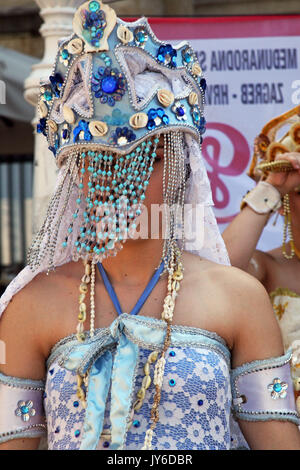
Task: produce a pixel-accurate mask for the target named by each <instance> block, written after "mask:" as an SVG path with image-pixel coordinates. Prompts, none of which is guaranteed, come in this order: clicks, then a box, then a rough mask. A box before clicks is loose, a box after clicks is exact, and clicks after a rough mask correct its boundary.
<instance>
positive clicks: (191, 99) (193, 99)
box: [189, 91, 198, 106]
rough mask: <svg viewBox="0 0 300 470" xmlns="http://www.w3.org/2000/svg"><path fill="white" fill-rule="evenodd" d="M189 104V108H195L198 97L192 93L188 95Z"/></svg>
mask: <svg viewBox="0 0 300 470" xmlns="http://www.w3.org/2000/svg"><path fill="white" fill-rule="evenodd" d="M189 103H190V105H191V106H195V104H198V95H197V93H195V92H194V91H192V92H191V93H190V94H189Z"/></svg>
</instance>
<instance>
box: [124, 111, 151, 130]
mask: <svg viewBox="0 0 300 470" xmlns="http://www.w3.org/2000/svg"><path fill="white" fill-rule="evenodd" d="M147 122H148V116H147V114H146V113H136V114H133V116H131V118H130V119H129V124H130V125H131V127H133V129H141V128H143V127H146V126H147Z"/></svg>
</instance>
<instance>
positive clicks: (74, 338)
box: [0, 1, 300, 450]
mask: <svg viewBox="0 0 300 470" xmlns="http://www.w3.org/2000/svg"><path fill="white" fill-rule="evenodd" d="M73 27H74V34H72V35H71V36H70V37H68V38H66V39H64V40H62V41H61V42H60V44H59V50H58V54H57V58H56V62H55V66H54V69H53V72H52V74H51V76H50V77H49V82H46V83H43V84H42V86H41V95H40V101H39V112H40V117H41V119H40V123H39V125H38V131H39V132H42V133H43V134H44V135H45V136H46V137H47V139H48V142H49V147H50V149H51V150H52V151H53V153H54V156H55V158H56V161H57V165H58V166H59V167H60V173H59V176H58V182H57V186H56V188H55V191H54V194H53V197H52V199H51V201H50V204H49V207H48V210H47V214H46V219H45V222H44V224H43V226H42V228H41V230H40V231H39V233H38V234H37V237H36V239H35V241H34V243H33V245H32V247H31V249H30V253H29V264H28V266H27V267H26V268H25V269H24V270H23V271H22V272H21V273H20V274H19V275H18V276H17V277H16V278H15V279H14V281H13V282H12V283H11V284H10V286H9V287H8V288H7V290H6V292H5V293H4V295H3V297H2V298H1V310H0V313H3V316H2V318H1V321H0V328H1V331H0V337H1V340H2V341H4V342H5V345H6V363H5V364H2V365H1V373H0V397H1V399H0V415H1V419H0V442H1V443H2V444H0V446H1V448H2V449H35V448H37V447H38V445H39V439H40V437H41V436H44V435H46V434H47V439H48V448H49V449H99V450H105V449H110V450H122V449H126V450H129V449H134V450H136V449H171V450H173V449H175V450H176V449H178V450H192V449H195V450H197V449H198V450H201V449H213V450H215V449H232V448H253V449H264V448H265V449H299V448H300V439H299V431H298V427H297V425H298V424H299V417H298V416H297V412H296V409H295V400H294V395H293V385H292V382H291V375H290V365H289V361H290V358H291V353H290V352H289V351H288V352H287V353H286V354H285V355H282V354H283V346H282V342H281V335H280V331H279V330H278V326H277V323H276V320H275V319H274V316H273V312H272V307H271V305H270V302H269V300H268V296H267V294H266V293H265V291H264V289H263V288H262V286H261V285H260V284H259V283H258V282H257V281H256V280H255V279H253V278H252V277H251V276H249V275H248V274H246V273H243V272H242V271H239V270H238V269H235V268H232V267H230V266H228V265H229V262H228V256H227V252H226V249H225V247H224V243H223V241H222V239H221V236H220V233H219V231H218V227H217V225H216V221H215V218H214V216H213V212H212V208H211V206H212V200H211V191H210V187H209V182H208V179H207V174H206V171H205V167H204V164H203V161H202V158H201V142H202V134H203V133H204V131H205V118H204V115H203V103H204V92H205V79H204V77H203V74H202V71H201V67H200V65H199V63H198V61H197V57H196V54H195V52H194V51H193V50H192V48H191V47H190V46H189V44H188V43H181V44H180V45H178V46H176V47H174V46H172V45H170V44H165V43H163V42H161V41H159V40H158V39H157V38H156V37H155V35H154V34H153V32H152V31H151V29H150V27H149V24H148V23H147V21H146V19H144V18H142V19H140V20H138V21H136V22H133V23H125V22H124V21H122V20H120V19H118V18H117V17H116V15H115V12H114V11H113V10H112V9H111V8H110V7H108V6H107V5H105V4H102V3H101V2H100V1H90V2H86V3H84V4H83V5H82V6H80V8H79V9H78V10H77V12H76V14H75V17H74V22H73ZM160 205H163V217H162V222H163V224H162V225H159V224H158V226H157V227H155V224H154V223H153V219H154V217H153V213H152V214H151V210H152V209H155V208H157V206H160ZM199 209H200V210H199ZM197 211H198V212H197ZM150 215H152V216H151V217H150ZM195 215H196V217H195ZM149 222H150V223H149ZM199 222H200V223H199ZM138 228H140V237H138V235H139V232H138V231H137V229H138ZM192 234H194V235H195V236H194V238H192V236H191V235H192ZM201 235H203V236H201ZM125 242H126V243H125ZM115 255H116V256H115ZM113 256H114V257H113ZM80 279H81V281H80ZM149 279H150V280H149ZM145 285H146V287H145ZM137 299H138V300H137ZM126 312H128V313H126ZM161 312H162V313H161ZM76 323H77V328H76ZM75 329H76V333H75ZM240 428H241V430H242V432H241V430H240Z"/></svg>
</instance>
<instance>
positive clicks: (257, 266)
mask: <svg viewBox="0 0 300 470" xmlns="http://www.w3.org/2000/svg"><path fill="white" fill-rule="evenodd" d="M247 272H248V273H249V274H251V276H254V277H255V278H256V279H257V280H258V281H260V282H262V283H263V284H265V282H266V280H267V274H268V270H267V254H266V253H264V252H263V251H259V250H255V252H254V254H253V256H252V258H251V259H250V261H249V264H248V267H247Z"/></svg>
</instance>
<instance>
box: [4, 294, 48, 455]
mask: <svg viewBox="0 0 300 470" xmlns="http://www.w3.org/2000/svg"><path fill="white" fill-rule="evenodd" d="M33 294H34V292H33V289H32V288H31V286H30V285H28V287H25V288H24V289H23V290H21V291H20V292H19V293H17V294H16V295H15V296H14V297H13V299H12V301H11V302H10V304H9V305H8V307H7V308H6V310H5V311H4V313H3V316H2V317H1V319H0V339H1V341H2V342H3V343H2V344H4V350H5V364H1V365H0V372H1V373H2V374H4V375H5V376H8V378H10V377H16V378H20V379H31V380H34V381H38V380H43V379H44V377H45V358H44V356H43V353H42V349H41V331H39V330H40V326H41V322H40V321H39V319H38V316H37V312H36V308H35V306H34V302H35V298H34V295H33ZM9 380H10V379H9ZM0 386H1V384H0ZM22 390H24V389H22V388H18V387H17V388H15V387H12V388H10V387H7V386H5V385H4V386H3V384H2V395H1V396H2V400H1V403H0V411H1V407H3V408H2V413H0V414H1V415H2V416H4V421H6V422H7V426H8V427H9V425H10V423H12V422H15V420H16V417H15V415H14V413H15V409H16V408H17V407H18V406H17V403H18V401H19V400H23V395H22V394H24V392H22ZM25 392H26V389H25ZM34 393H35V394H34V395H32V396H34V397H35V398H36V400H37V402H38V401H39V402H40V400H41V397H42V392H34ZM8 394H10V396H11V397H14V398H13V399H12V400H9V403H8V406H9V407H10V408H11V409H10V410H9V412H8V408H6V406H7V403H6V401H7V399H8ZM25 395H26V396H27V392H26V393H25ZM9 398H10V397H9ZM15 401H16V403H14V402H15ZM10 402H13V403H10ZM41 405H42V403H41ZM34 407H35V408H36V405H34ZM13 408H14V409H13ZM38 409H39V407H38ZM9 413H11V414H12V420H10V419H8V417H9V416H10V414H9ZM39 415H40V412H39ZM17 419H18V420H20V427H22V426H24V425H25V424H27V423H24V422H23V421H22V418H17ZM32 419H33V418H32ZM6 422H5V425H4V424H3V423H2V425H3V426H4V428H5V429H6ZM28 424H30V422H29V423H28ZM39 440H40V439H39V437H31V438H28V437H25V436H24V437H21V438H16V439H12V440H9V441H7V442H4V443H2V444H0V449H2V450H4V449H7V450H13V449H14V450H15V449H19V450H21V449H23V450H29V449H32V450H33V449H37V447H38V445H39Z"/></svg>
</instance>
